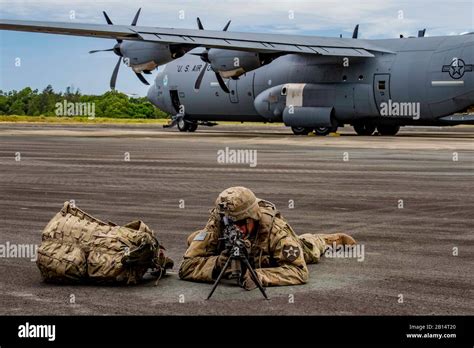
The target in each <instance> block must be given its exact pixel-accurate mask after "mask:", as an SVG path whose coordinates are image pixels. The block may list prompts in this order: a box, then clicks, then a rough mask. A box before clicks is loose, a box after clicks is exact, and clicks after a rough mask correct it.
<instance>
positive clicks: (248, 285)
mask: <svg viewBox="0 0 474 348" xmlns="http://www.w3.org/2000/svg"><path fill="white" fill-rule="evenodd" d="M241 286H242V287H243V288H244V289H245V290H248V291H250V290H253V289H256V288H257V284H255V282H254V281H253V279H252V276H251V274H250V272H249V271H247V272H246V273H245V275H244V277H243V279H242V285H241Z"/></svg>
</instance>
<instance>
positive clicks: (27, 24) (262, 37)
mask: <svg viewBox="0 0 474 348" xmlns="http://www.w3.org/2000/svg"><path fill="white" fill-rule="evenodd" d="M0 29H1V30H14V31H27V32H37V33H49V34H62V35H74V36H88V37H99V38H108V39H122V40H141V41H147V42H157V43H165V44H175V45H186V46H191V47H199V46H202V47H209V48H222V49H230V50H239V51H253V52H261V53H278V52H281V53H304V54H315V55H325V56H341V57H374V54H373V52H384V53H393V52H391V51H389V50H387V49H385V48H383V47H377V46H375V45H373V44H372V43H371V42H370V41H367V40H359V39H357V40H356V39H349V38H329V37H317V36H304V35H283V34H258V33H239V32H230V31H213V30H198V29H174V28H155V27H144V26H126V25H105V24H83V23H77V24H74V23H61V22H42V21H24V20H5V19H0Z"/></svg>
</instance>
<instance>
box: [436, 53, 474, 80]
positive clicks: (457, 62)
mask: <svg viewBox="0 0 474 348" xmlns="http://www.w3.org/2000/svg"><path fill="white" fill-rule="evenodd" d="M442 71H443V72H447V73H449V76H451V78H452V79H455V80H459V79H460V78H461V77H463V76H464V73H465V72H471V71H473V65H472V64H466V63H465V62H464V60H462V59H458V58H455V59H453V61H452V62H451V64H450V65H443V70H442Z"/></svg>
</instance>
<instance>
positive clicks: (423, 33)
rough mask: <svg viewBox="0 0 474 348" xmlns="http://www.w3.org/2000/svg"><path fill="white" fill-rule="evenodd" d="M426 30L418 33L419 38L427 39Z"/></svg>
mask: <svg viewBox="0 0 474 348" xmlns="http://www.w3.org/2000/svg"><path fill="white" fill-rule="evenodd" d="M425 33H426V28H425V29H423V30H419V31H418V37H425Z"/></svg>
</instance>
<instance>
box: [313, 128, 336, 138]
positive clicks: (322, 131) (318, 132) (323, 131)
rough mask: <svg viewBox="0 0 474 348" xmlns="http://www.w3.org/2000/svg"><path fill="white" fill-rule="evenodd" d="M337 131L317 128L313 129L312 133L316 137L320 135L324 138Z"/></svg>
mask: <svg viewBox="0 0 474 348" xmlns="http://www.w3.org/2000/svg"><path fill="white" fill-rule="evenodd" d="M336 131H337V127H318V128H315V129H314V133H316V135H321V136H325V135H328V134H329V133H334V132H336Z"/></svg>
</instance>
